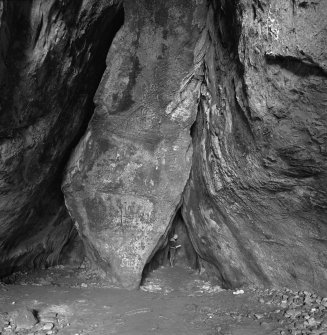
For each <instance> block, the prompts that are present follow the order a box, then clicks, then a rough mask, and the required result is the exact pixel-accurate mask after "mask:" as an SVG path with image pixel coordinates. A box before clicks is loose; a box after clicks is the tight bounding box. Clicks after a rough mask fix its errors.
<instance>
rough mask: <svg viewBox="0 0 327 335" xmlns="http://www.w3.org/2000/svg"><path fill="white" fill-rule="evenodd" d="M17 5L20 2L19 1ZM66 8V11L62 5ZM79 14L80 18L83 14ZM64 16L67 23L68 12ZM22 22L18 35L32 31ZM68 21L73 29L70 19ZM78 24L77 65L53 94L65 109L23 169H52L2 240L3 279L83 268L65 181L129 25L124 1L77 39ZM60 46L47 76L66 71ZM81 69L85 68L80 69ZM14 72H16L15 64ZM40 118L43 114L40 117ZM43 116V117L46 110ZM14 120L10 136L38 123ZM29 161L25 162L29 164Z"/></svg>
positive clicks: (48, 61)
mask: <svg viewBox="0 0 327 335" xmlns="http://www.w3.org/2000/svg"><path fill="white" fill-rule="evenodd" d="M23 2H24V3H26V5H24V7H23V8H22V9H21V10H20V11H19V12H18V13H21V12H22V14H21V15H18V16H17V17H18V18H17V20H18V19H21V18H27V17H29V15H30V13H29V11H30V10H31V8H30V7H31V6H30V5H31V1H23ZM14 3H15V4H16V5H17V4H18V2H14ZM67 6H68V7H69V8H66V11H68V10H76V11H78V10H79V7H80V6H79V5H78V4H77V6H76V4H75V3H74V2H70V3H67ZM25 7H26V8H25ZM14 9H15V8H14ZM23 9H24V10H23ZM61 10H63V9H62V8H61ZM82 15H83V14H82ZM90 15H91V14H90ZM92 15H93V14H92ZM94 15H95V14H94ZM75 16H76V17H77V15H75ZM75 16H74V17H75ZM68 17H70V16H68ZM63 20H64V21H65V15H64V14H63ZM21 21H22V22H21V23H20V25H19V26H17V27H16V28H17V29H16V28H15V30H14V33H15V34H14V37H15V36H16V35H17V34H18V33H19V31H20V30H22V29H23V28H25V31H26V34H27V35H28V32H29V30H30V27H29V23H28V21H27V19H25V21H24V20H21ZM15 22H16V21H14V23H15ZM65 23H66V24H67V27H68V28H69V27H70V25H69V22H65ZM76 24H77V22H73V23H71V26H72V30H71V31H68V33H67V34H68V35H70V36H71V38H72V40H71V43H70V44H69V43H68V44H67V48H69V53H70V57H71V59H72V62H71V67H70V68H69V70H67V72H64V73H66V76H65V77H60V79H61V80H62V83H61V85H59V84H58V89H57V91H56V92H55V93H56V95H55V96H54V97H53V101H55V102H56V103H57V104H58V105H59V107H60V110H61V113H60V114H59V115H58V118H57V119H56V123H55V124H54V125H52V128H51V131H50V132H49V135H48V136H47V139H46V141H44V143H43V144H42V146H41V145H40V148H38V150H37V152H35V154H34V156H33V164H29V165H30V166H31V167H29V166H28V168H27V167H25V166H23V167H22V169H23V168H24V169H25V170H24V173H25V174H26V176H25V177H26V178H25V179H27V180H28V181H29V182H30V183H33V182H34V179H35V180H37V178H38V177H39V173H40V171H44V170H46V171H47V175H48V177H47V178H46V179H44V180H42V182H41V183H40V184H39V185H38V189H39V192H35V194H33V196H32V195H31V198H30V202H29V204H28V205H27V206H25V207H24V208H22V209H21V215H20V222H22V224H20V225H17V226H15V227H13V228H12V230H11V232H10V235H7V236H6V237H5V240H4V241H3V242H2V241H0V242H2V244H1V243H0V245H1V247H2V249H1V250H2V252H1V254H0V264H1V267H0V278H1V277H5V276H8V275H10V274H12V273H13V272H16V271H23V270H32V269H37V268H42V267H48V266H54V265H57V264H68V265H77V266H78V264H80V263H81V260H83V258H84V246H83V243H82V241H81V239H80V237H79V235H78V233H77V230H76V228H75V226H74V224H73V222H72V220H71V219H70V217H69V215H68V212H67V210H66V209H65V205H64V196H63V194H62V191H61V183H62V179H63V174H64V171H65V167H66V165H67V162H68V160H69V158H70V155H71V153H72V151H73V150H74V148H75V147H76V145H77V144H78V143H79V141H80V140H81V138H82V136H83V135H84V133H85V131H86V129H87V127H88V123H89V121H90V119H91V117H92V115H93V113H94V108H95V106H94V103H93V98H94V95H95V92H96V90H97V88H98V86H99V83H100V81H101V79H102V76H103V73H104V71H105V69H106V58H107V54H108V51H109V48H110V46H111V44H112V41H113V39H114V37H115V35H116V34H117V32H118V31H119V29H120V28H121V27H122V26H123V24H124V9H123V6H122V5H121V4H120V5H117V6H108V7H107V8H106V9H105V10H103V12H102V13H101V16H100V17H99V18H97V20H96V21H93V22H92V25H89V27H88V30H87V32H86V33H85V35H81V37H79V38H75V39H74V34H73V33H74V29H76ZM74 25H75V26H74ZM18 28H19V29H18ZM16 30H17V32H16ZM20 40H23V41H25V42H24V43H26V44H27V42H26V41H28V38H27V37H26V36H24V38H23V37H22V38H20V39H18V42H20ZM68 41H69V40H68ZM18 42H17V43H18ZM17 43H16V44H17ZM22 43H23V42H22ZM22 43H21V44H20V49H19V50H18V51H19V52H20V53H22V54H23V51H24V50H25V49H26V48H27V46H25V44H24V45H23V44H22ZM62 43H67V41H62ZM59 44H60V43H59ZM59 44H58V45H59ZM85 44H86V45H87V44H89V46H90V47H89V48H88V47H85ZM60 50H62V49H60V48H59V47H58V49H56V46H54V48H53V49H52V50H51V53H49V55H48V56H47V57H46V58H45V60H44V63H43V65H42V66H43V67H44V71H45V72H44V73H45V77H46V78H51V79H52V78H56V76H58V73H59V75H60V71H61V68H62V66H61V63H62V61H63V60H62V59H61V58H62V54H60V52H61V51H60ZM18 51H17V52H18ZM11 53H13V51H12V52H11ZM22 57H23V56H22ZM19 60H20V61H22V62H23V60H24V59H23V58H22V59H21V58H19ZM9 65H10V64H9ZM80 69H82V70H81V71H78V70H80ZM8 70H10V67H9V69H8ZM17 71H18V70H17ZM56 72H58V73H56ZM15 73H16V72H15ZM75 73H77V75H75ZM7 79H8V78H7ZM14 84H15V85H16V84H17V83H16V82H14V81H13V84H12V86H14ZM10 85H11V84H10ZM10 85H9V84H8V87H9V88H10V87H11V86H10ZM17 85H18V84H17ZM51 88H52V87H51ZM43 90H44V92H43ZM47 90H49V91H51V90H50V89H49V88H48V87H47V82H45V83H43V85H42V87H40V92H38V93H40V95H41V96H42V94H43V93H44V98H43V100H44V101H48V103H49V105H51V103H53V101H51V99H50V97H48V95H49V92H48V91H47ZM8 96H9V98H8V99H9V100H10V97H11V95H10V94H8ZM33 98H35V99H34V100H35V101H36V102H38V100H37V99H38V97H34V96H33ZM34 100H33V101H34ZM43 100H42V101H43ZM42 101H41V102H42ZM84 101H85V103H84ZM9 102H10V101H9ZM9 102H8V103H9ZM78 105H81V106H82V107H81V108H83V109H82V110H81V111H80V114H79V115H80V116H79V120H77V122H78V124H79V126H78V130H77V131H76V130H74V132H73V131H72V134H71V136H70V137H69V139H68V140H67V138H65V136H66V132H65V127H67V125H70V124H73V122H72V110H74V108H75V109H76V106H78ZM41 107H42V108H41V109H40V110H42V111H43V112H44V113H47V112H48V111H50V110H51V108H49V106H45V105H44V106H43V105H42V106H41ZM8 110H9V108H8ZM10 110H11V109H10ZM35 117H40V115H37V116H35ZM41 117H43V114H42V115H41ZM10 120H11V119H10ZM10 120H8V122H7V123H8V127H7V128H8V129H9V128H10V129H9V130H10V136H13V137H14V133H15V132H18V131H20V127H22V126H26V125H25V123H26V124H27V125H29V124H33V122H34V121H35V120H34V115H29V119H28V120H24V122H25V123H20V124H19V125H18V124H14V123H13V122H11V121H10ZM27 122H28V123H27ZM6 125H7V124H6ZM2 126H4V124H2ZM0 128H1V127H0ZM0 136H1V134H0ZM6 136H7V135H6ZM61 144H64V145H65V146H63V147H62V150H60V148H59V147H60V145H61ZM58 148H59V149H58ZM53 162H55V164H53ZM23 163H24V164H25V162H23ZM26 164H27V163H26ZM51 164H52V165H51ZM26 171H27V172H26Z"/></svg>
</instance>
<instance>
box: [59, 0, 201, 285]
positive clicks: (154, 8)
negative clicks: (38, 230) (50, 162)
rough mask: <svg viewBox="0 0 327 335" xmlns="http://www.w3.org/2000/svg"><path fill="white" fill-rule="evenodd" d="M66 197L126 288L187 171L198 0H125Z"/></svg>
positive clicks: (196, 84)
mask: <svg viewBox="0 0 327 335" xmlns="http://www.w3.org/2000/svg"><path fill="white" fill-rule="evenodd" d="M124 8H125V23H124V27H123V29H122V30H121V31H120V32H119V33H118V35H117V36H116V38H115V40H114V42H113V44H112V46H111V49H110V52H109V54H108V58H107V70H106V72H105V74H104V76H103V79H102V81H101V83H100V86H99V89H98V91H97V94H96V97H95V102H96V105H97V107H96V110H95V114H94V116H93V118H92V120H91V122H90V124H89V128H88V130H87V132H86V134H85V136H84V138H83V140H82V141H81V143H80V144H79V145H78V147H77V149H76V151H75V153H74V155H73V157H72V159H71V161H70V164H69V166H68V170H67V175H66V179H65V181H64V185H63V191H64V193H65V198H66V204H67V206H68V209H69V211H70V213H71V215H72V216H73V217H74V219H75V220H76V222H77V224H78V229H79V231H80V233H81V235H82V236H83V238H84V240H85V243H86V244H87V246H88V251H89V253H90V254H91V255H92V257H93V258H94V259H95V260H96V262H97V263H99V264H101V265H102V267H103V268H104V269H105V270H106V271H107V272H108V273H109V272H110V271H111V272H112V273H113V274H114V275H115V276H116V277H117V278H118V280H119V281H120V282H121V283H122V285H123V286H125V287H127V288H135V287H138V285H139V283H140V280H141V275H142V271H143V268H144V266H145V264H146V263H147V261H148V260H149V259H150V258H151V255H153V254H154V252H155V251H156V249H157V248H159V247H160V246H161V244H162V242H163V239H164V238H165V236H166V234H167V232H168V229H169V225H170V223H171V221H172V218H173V216H174V214H175V213H176V209H177V207H178V205H179V203H180V201H181V195H182V192H183V190H184V187H185V185H186V182H187V180H188V178H189V173H190V168H191V160H192V145H191V136H190V129H191V126H192V124H193V123H194V121H195V118H196V114H197V101H198V99H199V96H200V86H201V80H202V67H201V64H202V63H201V62H200V61H199V60H200V59H201V57H202V56H201V46H202V45H201V41H200V42H199V41H198V40H199V37H200V31H201V30H202V29H203V26H204V23H205V22H204V20H205V18H206V15H204V14H205V9H206V4H205V2H204V1H174V0H170V1H166V0H165V1H157V2H153V1H150V2H149V1H147V0H143V1H137V2H135V1H125V2H124Z"/></svg>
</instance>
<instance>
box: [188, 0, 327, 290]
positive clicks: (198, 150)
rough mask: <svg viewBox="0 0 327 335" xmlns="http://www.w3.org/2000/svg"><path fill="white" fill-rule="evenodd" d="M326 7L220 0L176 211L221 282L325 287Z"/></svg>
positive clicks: (211, 22) (211, 17)
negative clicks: (187, 173)
mask: <svg viewBox="0 0 327 335" xmlns="http://www.w3.org/2000/svg"><path fill="white" fill-rule="evenodd" d="M326 17H327V7H326V3H325V2H324V1H315V2H313V1H284V0H278V1H277V0H276V1H260V0H258V1H245V0H244V1H231V2H228V1H226V2H225V1H216V2H214V3H213V4H212V5H211V6H210V9H209V13H208V26H207V27H208V30H207V31H204V32H203V34H206V35H207V37H203V39H204V38H206V39H207V41H208V43H207V51H206V57H205V60H204V62H205V68H206V73H205V74H206V76H205V82H204V84H203V86H202V88H201V94H202V95H201V99H200V100H201V102H200V106H199V114H198V118H197V122H196V127H195V130H194V137H193V146H194V148H193V151H194V156H193V164H192V172H191V178H190V181H189V183H188V187H187V189H186V191H185V194H184V200H183V211H182V212H183V216H184V220H185V222H186V224H187V225H188V228H189V233H190V236H191V239H192V242H193V245H194V247H195V249H196V251H197V252H198V254H199V255H200V256H201V258H203V259H205V260H207V261H209V262H210V263H211V264H213V265H214V266H215V268H216V272H217V274H218V275H219V276H220V278H221V281H222V282H223V283H224V284H225V285H226V286H227V287H237V286H240V285H242V284H245V283H255V284H265V285H270V284H272V285H279V286H289V287H293V288H304V287H305V288H310V289H314V290H318V291H322V292H324V293H326V292H327V280H326V279H327V262H326V255H327V254H326V252H327V245H326V242H327V225H326V224H327V216H326V214H327V213H326V209H327V205H326V204H327V202H326V200H327V193H326V186H327V175H326V173H327V151H326V149H327V146H326V145H327V142H326V140H327V114H326V105H327V38H326V37H327V26H326Z"/></svg>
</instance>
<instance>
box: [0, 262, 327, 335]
mask: <svg viewBox="0 0 327 335" xmlns="http://www.w3.org/2000/svg"><path fill="white" fill-rule="evenodd" d="M244 291H245V292H244V293H243V294H242V292H241V294H235V293H237V292H235V291H234V292H233V291H231V290H223V289H221V288H220V287H219V286H215V285H214V284H213V283H210V282H208V281H206V280H204V279H203V276H200V275H199V274H198V273H197V272H195V271H194V270H191V269H189V268H185V267H182V266H176V267H174V268H159V269H157V270H155V271H153V272H152V273H150V275H149V276H148V278H146V280H145V281H144V283H143V286H142V287H141V289H140V290H138V291H126V290H123V289H119V288H117V287H115V286H114V284H110V283H106V282H104V281H101V280H99V279H98V280H96V277H95V276H94V275H93V276H92V275H90V273H89V272H88V271H86V270H76V269H75V270H73V269H69V268H63V267H56V268H52V269H48V270H39V271H37V272H35V273H33V274H19V275H16V277H15V284H10V285H6V284H1V286H0V334H4V335H9V334H28V335H32V334H33V335H43V334H48V335H50V334H73V335H76V334H78V335H84V334H94V335H96V334H120V335H123V334H124V335H125V334H126V335H127V334H128V335H146V334H158V335H159V334H162V335H164V334H167V335H168V334H169V335H173V334H179V335H180V334H188V335H193V334H194V335H195V334H197V335H200V334H205V335H209V334H210V335H223V334H225V335H241V334H242V335H268V334H327V333H324V332H323V330H322V328H321V330H320V332H319V331H318V330H317V329H318V327H315V329H316V330H317V332H311V331H313V330H314V329H313V328H311V330H310V331H309V330H308V329H307V328H305V327H304V328H303V329H304V330H302V331H301V330H300V332H298V333H296V332H292V331H293V330H294V327H293V328H292V329H293V330H292V329H291V328H290V324H291V323H293V320H292V319H287V318H286V317H284V316H283V315H284V314H285V309H286V310H287V308H290V307H289V306H282V307H281V306H280V304H281V300H283V299H285V294H288V296H290V297H291V296H294V293H292V294H291V293H290V292H288V293H287V292H279V291H276V290H259V289H254V288H252V289H245V290H244ZM26 311H27V312H26ZM28 311H33V314H34V316H35V320H36V321H34V322H32V324H30V325H29V326H28V322H27V326H26V325H25V324H26V319H28V316H25V314H26V313H28ZM15 313H16V314H15ZM19 313H22V314H23V316H22V317H21V318H20V319H19ZM24 313H25V314H24ZM17 315H18V316H17ZM24 318H25V319H24ZM22 319H23V321H22ZM24 322H25V323H24ZM19 323H21V324H20V325H19ZM34 323H36V324H35V325H33V324H34ZM24 327H25V328H24ZM26 328H29V329H26ZM289 329H291V330H289ZM305 329H306V330H305ZM283 332H284V333H283Z"/></svg>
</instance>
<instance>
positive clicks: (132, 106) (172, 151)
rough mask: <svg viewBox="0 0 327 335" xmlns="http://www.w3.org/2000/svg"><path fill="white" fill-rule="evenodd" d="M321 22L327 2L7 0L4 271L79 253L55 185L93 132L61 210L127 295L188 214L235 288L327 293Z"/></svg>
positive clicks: (1, 35)
mask: <svg viewBox="0 0 327 335" xmlns="http://www.w3.org/2000/svg"><path fill="white" fill-rule="evenodd" d="M122 5H123V7H124V13H125V15H124V13H123V10H122ZM326 17H327V7H326V5H325V2H324V1H323V0H320V1H319V0H316V1H309V0H308V1H299V0H289V1H286V0H274V1H272V0H253V1H250V0H230V1H224V0H166V1H164V0H157V1H153V0H138V1H134V0H125V1H122V2H119V3H118V2H117V3H116V2H114V1H107V0H101V1H100V0H84V1H64V0H47V1H45V0H33V1H18V0H17V1H9V0H6V1H5V0H2V1H0V88H1V93H2V94H1V100H0V155H1V156H0V276H2V275H4V274H6V273H8V272H10V271H12V270H13V269H17V268H19V267H20V266H23V265H31V264H34V265H40V264H54V263H56V262H57V261H58V260H59V259H71V258H74V257H76V254H77V253H78V252H77V251H76V250H79V249H77V247H75V245H76V246H78V248H80V243H79V242H78V239H77V238H76V234H77V233H76V230H74V228H73V221H72V220H71V219H70V218H69V216H68V214H67V211H66V209H65V206H64V202H63V196H62V193H61V190H60V186H61V182H62V173H63V168H64V166H65V164H66V162H67V159H68V156H69V155H70V153H71V150H72V149H73V147H75V144H77V142H78V141H79V139H80V138H81V136H82V135H83V137H82V139H81V141H79V143H78V145H77V147H76V149H75V150H74V152H73V153H72V155H71V157H70V161H69V164H68V165H67V169H66V172H65V176H64V181H63V184H62V189H63V191H64V193H65V201H66V206H67V208H68V211H69V213H70V215H71V216H72V218H73V220H74V221H75V225H76V227H77V230H78V233H79V236H80V237H81V239H82V240H83V244H84V246H85V248H86V252H87V255H88V257H89V258H90V259H91V260H92V261H93V262H94V263H95V264H96V265H98V266H100V267H102V268H103V269H104V270H105V272H106V273H107V274H108V275H114V276H115V277H116V278H117V279H118V280H119V281H120V282H121V284H122V285H123V286H124V287H127V288H135V287H138V285H139V283H140V280H141V276H142V271H143V269H144V267H145V265H146V264H147V263H149V262H151V259H152V258H153V257H154V255H161V254H160V252H159V253H157V251H159V250H160V249H163V248H164V247H165V244H166V241H167V237H168V236H169V234H171V232H172V231H173V230H174V224H173V219H174V217H175V215H176V212H178V213H181V215H182V217H183V229H184V228H185V227H186V228H185V229H187V232H186V231H184V230H183V234H184V236H185V241H188V238H190V241H191V243H192V246H193V247H194V249H195V251H196V254H197V256H194V253H193V249H192V246H191V245H189V244H188V246H187V250H190V255H191V256H190V259H191V263H192V264H193V263H194V264H195V265H196V264H201V266H203V267H204V268H205V269H207V270H208V273H209V272H210V274H211V275H214V276H216V277H218V278H219V279H220V281H221V283H222V284H223V285H224V286H226V287H229V288H236V287H240V286H242V285H244V284H257V285H258V284H259V285H276V286H288V287H292V288H293V289H314V290H317V291H319V292H320V293H323V294H327V284H326V283H327V280H326V279H327V261H326V259H327V258H326V256H327V244H326V241H327V215H326V214H327V191H326V189H327V169H326V168H327V117H326V105H327V93H326V92H327V38H326V37H327V36H326V35H327V27H326ZM122 25H123V27H122V28H121V29H120V30H119V28H120V27H121V26H122ZM117 30H119V32H118V34H117V35H116V37H115V39H114V41H113V43H112V45H111V48H110V51H109V53H108V55H107V51H108V48H109V46H110V44H111V41H112V38H113V37H114V35H115V33H116V32H117ZM106 56H107V59H106V64H105V57H106ZM104 70H105V72H104V75H103V71H104ZM102 75H103V76H102ZM101 78H102V79H101ZM100 79H101V82H100ZM99 82H100V85H98V84H99ZM95 92H96V94H95ZM94 94H95V97H94ZM93 97H94V102H95V105H96V108H95V111H94V108H93V107H94V106H93V103H92V99H93ZM93 111H94V114H93V117H92V119H91V121H90V122H89V120H90V118H91V114H92V113H93ZM88 122H89V124H88ZM87 124H88V127H87ZM86 128H87V129H86ZM178 215H179V214H178ZM178 220H181V218H180V217H179V218H178ZM184 224H185V226H184ZM70 241H72V242H70ZM185 243H186V242H185ZM187 243H188V242H187ZM63 250H66V251H67V250H69V252H68V251H67V253H71V256H69V255H64V256H63V255H62V252H63ZM185 250H186V248H185ZM73 255H75V256H73ZM148 268H151V266H148Z"/></svg>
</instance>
